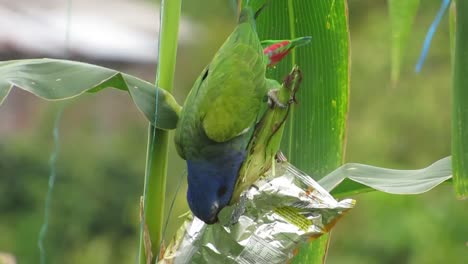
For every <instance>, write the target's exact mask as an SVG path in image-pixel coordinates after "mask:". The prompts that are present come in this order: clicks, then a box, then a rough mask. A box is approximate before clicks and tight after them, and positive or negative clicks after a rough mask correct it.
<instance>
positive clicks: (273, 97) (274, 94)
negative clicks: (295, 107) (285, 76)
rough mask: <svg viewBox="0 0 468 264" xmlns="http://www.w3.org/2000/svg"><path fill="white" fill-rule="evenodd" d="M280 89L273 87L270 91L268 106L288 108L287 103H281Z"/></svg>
mask: <svg viewBox="0 0 468 264" xmlns="http://www.w3.org/2000/svg"><path fill="white" fill-rule="evenodd" d="M278 91H279V89H272V90H270V91H268V106H269V107H270V108H274V107H275V106H277V107H279V108H286V107H287V105H285V104H283V103H281V102H280V101H279V99H278Z"/></svg>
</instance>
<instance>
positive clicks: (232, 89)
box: [175, 8, 309, 224]
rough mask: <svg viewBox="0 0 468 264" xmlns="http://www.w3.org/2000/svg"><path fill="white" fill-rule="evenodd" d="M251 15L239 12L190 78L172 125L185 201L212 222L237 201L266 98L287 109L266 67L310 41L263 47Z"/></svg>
mask: <svg viewBox="0 0 468 264" xmlns="http://www.w3.org/2000/svg"><path fill="white" fill-rule="evenodd" d="M255 18H256V14H254V12H253V11H252V9H250V8H244V9H243V10H242V11H241V13H240V16H239V22H238V25H237V26H236V28H235V29H234V31H233V32H232V34H231V35H230V36H229V37H228V39H227V40H226V41H225V42H224V44H223V45H222V46H221V48H220V49H219V50H218V52H217V53H216V54H215V56H214V58H213V59H212V61H211V63H210V64H209V65H208V66H207V67H206V68H205V69H204V70H203V71H202V73H201V75H200V76H199V77H198V79H197V80H196V81H195V83H194V85H193V87H192V90H191V91H190V94H189V95H188V97H187V99H186V101H185V103H184V106H183V109H182V111H181V113H180V117H179V121H178V123H177V128H176V132H175V144H176V148H177V151H178V153H179V155H180V156H181V157H182V158H184V159H185V160H186V162H187V172H188V191H187V201H188V204H189V207H190V209H191V211H192V212H193V214H194V215H195V216H196V217H198V218H200V219H201V220H203V221H204V222H205V223H207V224H213V223H215V222H217V221H218V218H217V215H218V213H219V211H220V210H221V209H222V208H224V207H225V206H226V205H228V204H229V203H230V201H231V198H233V199H232V201H235V200H236V199H235V198H234V197H232V196H233V193H234V189H235V187H236V181H237V180H238V175H239V172H240V168H241V166H242V164H243V163H244V161H246V158H247V156H248V149H252V146H251V144H250V142H252V138H253V137H254V135H255V134H256V133H255V127H256V124H257V123H258V122H259V121H260V120H261V118H262V116H263V114H264V113H265V111H266V109H268V107H267V103H266V102H267V100H268V102H269V105H270V107H271V108H270V109H273V108H275V107H279V108H282V109H285V108H287V107H286V106H285V105H284V104H283V103H281V102H280V100H279V98H278V92H277V91H279V88H280V87H281V85H280V84H279V83H278V82H276V81H274V80H269V79H267V78H266V77H265V71H266V68H267V66H268V65H274V64H276V63H277V60H278V59H281V58H282V56H278V54H279V53H287V52H288V51H289V50H290V49H291V48H292V47H293V46H294V45H302V44H304V43H306V42H308V41H309V38H303V39H302V40H301V39H297V40H295V41H296V42H295V44H294V43H293V44H291V46H290V47H289V46H288V47H286V46H285V45H280V46H281V47H280V48H281V49H277V51H278V52H275V49H269V50H267V51H265V50H264V49H263V47H262V44H261V42H260V41H259V39H258V36H257V33H256V31H255ZM293 41H294V40H293ZM285 47H286V48H285ZM284 55H285V54H284ZM249 144H250V146H249ZM250 163H252V164H254V163H255V162H250ZM243 178H245V177H243ZM243 182H245V180H244V181H243ZM237 185H239V184H237ZM241 185H242V184H241ZM241 187H242V188H245V187H244V186H243V185H242V186H241ZM237 189H238V190H240V188H237ZM236 192H237V191H236Z"/></svg>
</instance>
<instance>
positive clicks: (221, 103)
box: [200, 43, 266, 142]
mask: <svg viewBox="0 0 468 264" xmlns="http://www.w3.org/2000/svg"><path fill="white" fill-rule="evenodd" d="M258 47H260V46H258ZM255 48H257V47H255ZM232 69H236V70H235V71H233V70H232ZM210 71H211V72H212V74H211V75H210V76H209V77H208V78H207V80H206V82H205V85H208V86H212V87H216V88H215V89H209V92H208V94H207V96H206V97H205V99H206V102H204V103H202V106H206V107H202V108H201V109H200V110H201V111H202V112H204V113H206V114H205V116H204V118H203V129H204V130H205V133H206V135H207V136H208V137H209V138H210V139H212V140H214V141H217V142H225V141H227V140H229V139H232V138H234V137H236V136H238V135H239V134H242V133H243V132H244V131H246V130H248V129H249V128H250V127H251V126H252V125H253V123H254V122H255V120H256V119H257V115H258V114H259V110H260V106H261V103H262V102H261V101H262V98H263V97H264V96H265V95H266V83H265V77H264V76H265V64H264V60H263V56H261V53H259V52H258V49H254V48H253V47H252V46H249V45H245V44H244V43H239V44H238V45H236V46H235V47H234V48H233V49H232V50H226V51H225V52H224V53H222V54H221V56H218V57H217V58H215V60H214V61H213V63H212V64H211V66H210Z"/></svg>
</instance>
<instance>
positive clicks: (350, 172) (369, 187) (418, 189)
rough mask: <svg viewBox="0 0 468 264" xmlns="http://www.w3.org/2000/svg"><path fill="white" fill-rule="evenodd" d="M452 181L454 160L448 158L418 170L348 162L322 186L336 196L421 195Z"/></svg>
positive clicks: (326, 177)
mask: <svg viewBox="0 0 468 264" xmlns="http://www.w3.org/2000/svg"><path fill="white" fill-rule="evenodd" d="M451 178H452V167H451V158H450V157H447V158H443V159H441V160H438V161H436V162H434V163H433V164H431V165H430V166H428V167H426V168H423V169H419V170H394V169H386V168H380V167H374V166H369V165H364V164H357V163H348V164H345V165H343V166H341V167H339V168H338V169H336V170H334V171H333V172H331V173H330V174H328V175H327V176H325V177H324V178H322V179H321V180H320V181H319V184H320V185H321V186H322V187H323V188H325V189H326V190H327V191H330V192H331V194H333V196H335V197H345V196H349V195H353V194H358V193H363V192H369V191H375V190H378V191H381V192H385V193H391V194H420V193H424V192H427V191H429V190H431V189H432V188H434V187H436V186H437V185H439V184H441V183H443V182H445V181H447V180H450V179H451Z"/></svg>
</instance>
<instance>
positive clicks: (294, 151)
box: [251, 0, 350, 263]
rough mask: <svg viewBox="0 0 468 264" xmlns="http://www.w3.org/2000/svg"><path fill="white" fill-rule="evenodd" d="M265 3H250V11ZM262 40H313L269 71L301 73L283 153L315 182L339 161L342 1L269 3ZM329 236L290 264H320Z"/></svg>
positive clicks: (345, 68) (344, 79) (345, 43)
mask: <svg viewBox="0 0 468 264" xmlns="http://www.w3.org/2000/svg"><path fill="white" fill-rule="evenodd" d="M263 3H264V1H262V0H258V1H251V4H252V6H253V7H254V8H258V7H259V6H261V5H262V4H263ZM257 31H258V33H259V36H260V39H261V40H262V39H293V38H296V37H300V36H311V37H312V41H311V43H309V44H308V45H306V46H303V47H300V48H298V49H296V50H293V51H292V52H291V54H290V55H289V56H288V57H287V58H285V60H283V61H282V62H281V63H279V64H278V66H277V67H276V69H273V70H271V71H270V72H269V77H270V78H274V79H276V80H282V79H283V77H284V76H286V74H287V73H288V72H289V71H290V69H291V68H292V67H293V65H294V64H297V65H298V66H299V67H300V68H301V70H302V72H303V81H302V84H301V87H300V89H299V91H298V93H297V96H296V97H297V99H298V100H299V104H298V105H296V106H294V107H293V109H292V111H291V115H290V116H289V118H288V124H287V126H286V127H285V131H284V136H283V142H282V147H281V150H282V151H283V152H284V153H285V154H286V157H287V158H288V159H289V161H290V162H291V163H292V164H294V165H295V166H297V167H298V168H300V169H301V170H303V171H305V172H307V173H308V174H309V175H316V176H318V178H320V177H323V176H325V175H326V174H327V173H329V172H330V171H332V170H334V169H335V168H337V167H339V166H340V164H341V163H342V160H343V152H344V144H345V134H346V114H347V110H348V87H349V55H350V54H349V31H348V14H347V6H346V1H345V0H334V1H330V0H314V1H311V0H288V1H268V2H267V5H266V6H265V8H264V9H263V11H262V13H261V14H260V15H259V17H258V20H257ZM327 243H328V236H322V237H320V238H319V239H317V240H315V241H314V242H313V243H311V244H310V245H305V246H303V247H302V248H301V249H300V250H299V254H298V255H297V256H296V257H295V259H294V261H293V263H320V262H322V261H323V259H324V257H325V252H326V248H327Z"/></svg>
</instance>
